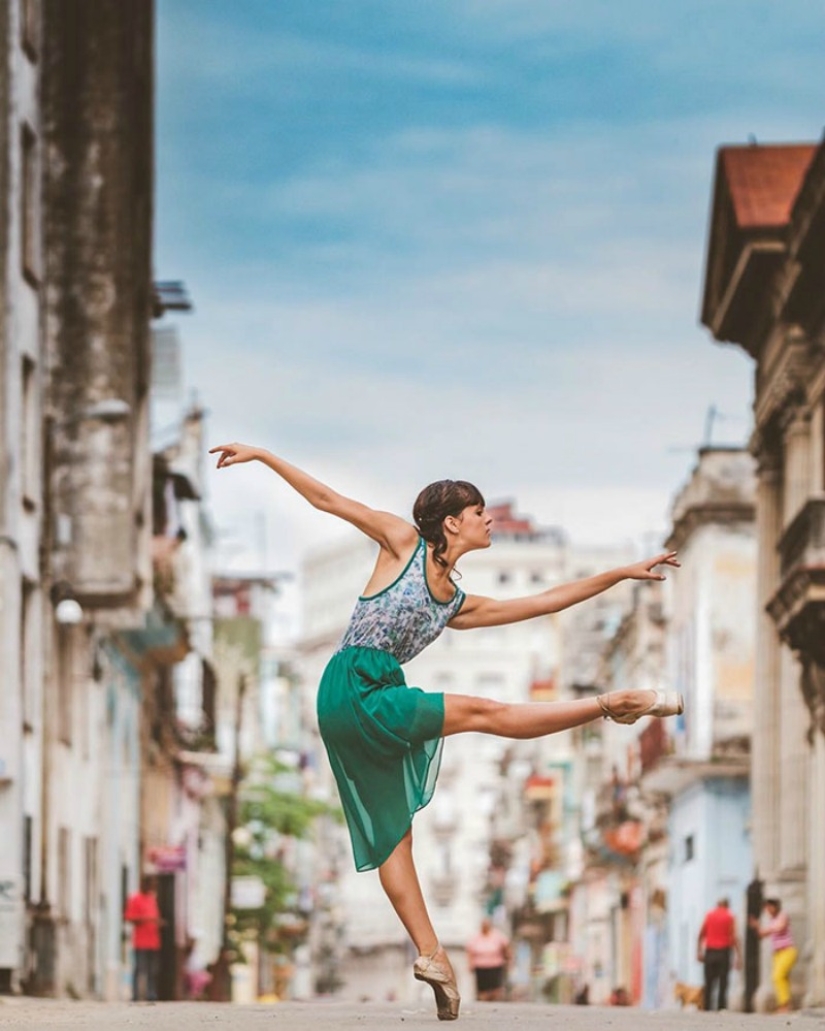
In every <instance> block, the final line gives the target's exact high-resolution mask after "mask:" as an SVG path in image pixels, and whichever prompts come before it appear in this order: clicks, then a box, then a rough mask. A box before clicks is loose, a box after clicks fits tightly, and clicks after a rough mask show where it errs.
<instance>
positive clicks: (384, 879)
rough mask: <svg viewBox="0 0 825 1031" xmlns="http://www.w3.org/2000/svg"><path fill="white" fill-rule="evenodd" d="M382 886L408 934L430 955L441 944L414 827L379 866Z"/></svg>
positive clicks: (423, 953) (424, 954) (421, 949)
mask: <svg viewBox="0 0 825 1031" xmlns="http://www.w3.org/2000/svg"><path fill="white" fill-rule="evenodd" d="M378 876H379V878H380V880H381V887H382V888H383V889H384V891H385V893H386V895H387V898H388V899H389V900H390V902H391V903H392V907H393V909H394V910H395V911H396V913H397V914H398V916H399V919H400V920H401V923H402V924H403V925H404V927H405V928H406V929H407V934H409V936H410V938H412V940H413V944H414V945H415V947H416V948H417V949H418V952H419V954H420V955H422V956H429V955H430V954H431V953H432V952H433V951H434V950H435V949H436V947H437V945H438V938H437V936H436V933H435V931H434V929H433V925H432V923H431V921H430V915H429V913H428V912H427V906H426V904H425V902H424V896H423V895H422V893H421V885H420V884H419V882H418V874H417V873H416V870H415V864H414V863H413V854H412V829H410V830H408V831H407V833H406V834H405V835H404V837H403V838H402V839H401V841H399V843H398V844H397V845H396V846H395V849H394V851H393V852H392V854H391V855H390V857H389V859H387V860H386V861H385V862H384V863H382V865H381V866H379V868H378Z"/></svg>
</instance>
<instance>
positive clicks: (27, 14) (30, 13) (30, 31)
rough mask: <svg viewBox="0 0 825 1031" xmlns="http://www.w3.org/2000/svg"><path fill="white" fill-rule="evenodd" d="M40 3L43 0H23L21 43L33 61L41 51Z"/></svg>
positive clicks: (21, 8) (21, 9)
mask: <svg viewBox="0 0 825 1031" xmlns="http://www.w3.org/2000/svg"><path fill="white" fill-rule="evenodd" d="M40 5H41V0H21V4H20V45H21V46H22V47H23V49H24V50H25V51H26V54H27V55H28V56H29V58H31V60H32V61H36V60H37V55H38V54H39V52H40Z"/></svg>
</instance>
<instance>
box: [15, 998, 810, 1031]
mask: <svg viewBox="0 0 825 1031" xmlns="http://www.w3.org/2000/svg"><path fill="white" fill-rule="evenodd" d="M4 1025H5V1026H13V1027H14V1028H32V1029H36V1031H41V1029H43V1031H52V1029H63V1028H65V1029H71V1031H79V1029H81V1028H82V1029H83V1031H113V1029H118V1028H128V1029H129V1031H200V1029H205V1028H208V1029H210V1031H229V1029H230V1028H231V1029H232V1031H237V1029H239V1028H240V1029H243V1031H273V1029H275V1031H307V1029H311V1031H388V1029H392V1028H398V1029H399V1031H426V1029H429V1031H434V1029H435V1028H438V1027H444V1026H445V1025H444V1024H443V1023H441V1022H440V1021H438V1020H437V1019H436V1016H435V1009H434V1008H433V1009H432V1010H427V1011H425V1010H423V1009H414V1008H411V1007H404V1006H401V1005H391V1004H387V1003H374V1004H372V1003H368V1004H365V1005H358V1004H355V1003H347V1004H344V1005H341V1004H337V1003H335V1002H310V1003H290V1002H285V1003H279V1004H276V1005H270V1006H263V1005H261V1006H233V1005H231V1004H227V1005H216V1004H213V1003H181V1002H171V1003H156V1004H153V1003H138V1004H129V1003H100V1002H98V1003H95V1002H71V1001H68V1000H66V1001H64V1000H59V1001H58V1000H42V999H29V998H9V997H0V1026H4ZM454 1026H455V1027H456V1029H457V1031H458V1029H459V1028H462V1027H466V1028H468V1029H469V1028H472V1029H473V1031H504V1029H510V1028H514V1029H516V1031H555V1029H560V1028H563V1029H564V1031H604V1029H605V1028H609V1029H610V1031H692V1029H694V1028H697V1029H698V1028H704V1029H707V1028H723V1029H724V1031H783V1029H785V1028H787V1027H790V1028H792V1029H793V1031H818V1029H819V1028H825V1014H823V1013H822V1012H821V1011H817V1012H813V1011H811V1012H809V1013H793V1014H790V1015H788V1016H784V1017H781V1016H766V1015H760V1014H746V1013H697V1012H695V1011H692V1012H688V1011H682V1010H660V1011H649V1010H640V1009H636V1008H634V1007H602V1006H543V1005H527V1004H520V1003H507V1004H497V1003H486V1004H479V1003H476V1002H473V1001H470V1002H468V1003H466V1005H463V1006H462V1015H461V1018H460V1020H459V1021H458V1022H456V1024H455V1025H454Z"/></svg>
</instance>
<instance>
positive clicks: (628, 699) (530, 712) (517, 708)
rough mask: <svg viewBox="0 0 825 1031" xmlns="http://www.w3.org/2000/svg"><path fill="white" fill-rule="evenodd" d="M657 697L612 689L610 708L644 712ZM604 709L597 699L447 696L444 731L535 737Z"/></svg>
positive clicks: (567, 727)
mask: <svg viewBox="0 0 825 1031" xmlns="http://www.w3.org/2000/svg"><path fill="white" fill-rule="evenodd" d="M654 697H655V695H654V693H653V692H652V691H611V692H610V708H611V711H612V712H614V713H615V714H616V715H618V716H629V715H631V714H632V713H634V712H642V711H644V709H646V708H647V706H649V705H650V704H651V702H652V700H653V698H654ZM603 715H604V710H603V709H602V707H601V706H600V705H599V703H598V701H597V700H596V699H595V698H579V699H576V700H574V701H570V702H521V703H517V704H509V703H507V702H494V701H492V700H491V699H489V698H476V697H474V696H472V695H458V694H445V695H444V729H443V731H442V734H443V736H444V737H449V736H450V735H451V734H462V733H464V732H466V731H476V732H478V733H480V734H495V735H496V736H498V737H509V738H521V739H527V738H536V737H544V736H545V734H555V733H557V732H558V731H560V730H570V729H571V728H573V727H580V726H582V724H584V723H590V722H591V721H592V720H595V719H600V718H601V717H602V716H603Z"/></svg>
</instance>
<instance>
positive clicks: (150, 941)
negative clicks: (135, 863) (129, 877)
mask: <svg viewBox="0 0 825 1031" xmlns="http://www.w3.org/2000/svg"><path fill="white" fill-rule="evenodd" d="M123 919H124V920H125V921H127V923H130V924H131V925H132V963H133V966H132V1001H133V1002H138V1001H140V1000H141V999H145V1000H146V1001H147V1002H155V1001H157V997H158V989H157V983H158V965H159V960H160V925H161V919H160V910H159V908H158V896H157V882H156V881H155V878H154V877H150V876H144V877H142V878H141V880H140V890H139V891H136V892H135V893H134V894H132V895H130V896H129V898H128V899H127V901H126V910H125V912H124V914H123Z"/></svg>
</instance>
